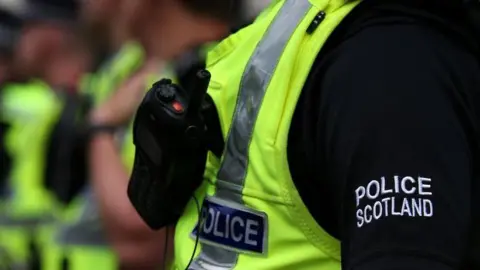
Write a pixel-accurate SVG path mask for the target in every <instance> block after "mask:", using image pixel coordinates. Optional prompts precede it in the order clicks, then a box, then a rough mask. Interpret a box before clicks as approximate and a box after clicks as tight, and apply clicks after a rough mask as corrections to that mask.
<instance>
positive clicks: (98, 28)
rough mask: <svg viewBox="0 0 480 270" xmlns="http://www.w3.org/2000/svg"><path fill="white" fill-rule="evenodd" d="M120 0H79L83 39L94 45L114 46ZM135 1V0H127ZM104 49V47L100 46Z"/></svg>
mask: <svg viewBox="0 0 480 270" xmlns="http://www.w3.org/2000/svg"><path fill="white" fill-rule="evenodd" d="M121 1H122V0H80V3H81V10H80V21H81V24H82V26H83V30H84V31H83V32H84V34H85V39H86V40H88V41H89V42H92V44H91V45H92V46H94V47H109V46H115V45H112V43H114V40H113V39H116V38H114V37H113V35H114V32H115V31H117V30H116V29H118V26H117V24H118V22H117V18H118V13H119V10H120V2H121ZM127 1H133V2H136V1H137V0H127ZM101 49H104V48H101Z"/></svg>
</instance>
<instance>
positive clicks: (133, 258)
mask: <svg viewBox="0 0 480 270" xmlns="http://www.w3.org/2000/svg"><path fill="white" fill-rule="evenodd" d="M81 8H82V9H81V13H80V20H81V22H82V28H83V29H82V30H83V31H84V32H83V33H84V34H85V35H86V37H87V38H88V42H89V43H90V46H91V47H92V49H94V51H95V52H96V53H97V55H107V57H106V60H105V61H104V62H103V63H102V64H101V65H100V67H99V69H98V70H97V71H96V72H95V73H94V74H93V75H92V76H90V79H88V80H87V82H86V83H85V84H84V89H82V91H84V92H86V93H89V94H90V95H91V96H92V97H93V107H94V111H98V110H104V109H105V108H106V107H107V106H110V105H105V103H108V104H112V103H113V104H115V105H116V106H124V105H126V104H129V103H131V102H132V97H134V98H135V96H137V95H139V94H141V95H140V97H141V96H143V93H144V92H145V91H146V84H147V81H148V80H149V75H152V74H153V75H155V74H157V73H158V72H160V70H161V66H159V65H158V64H157V62H156V61H144V60H145V56H144V52H143V48H142V47H141V46H139V45H138V44H136V43H135V42H134V41H132V40H130V38H129V36H128V29H125V28H122V27H118V26H119V25H118V23H119V22H118V21H119V20H120V19H121V18H122V16H121V13H120V11H119V8H120V6H119V5H118V1H84V2H82V6H81ZM119 30H120V31H119ZM147 62H148V64H147ZM132 81H135V82H134V84H135V86H133V88H132ZM125 94H127V96H126V97H122V96H125ZM132 95H133V96H132ZM118 96H120V97H121V100H117V99H118ZM136 99H138V98H136ZM101 108H103V109H101ZM133 111H134V110H132V112H133ZM129 118H131V115H126V117H125V118H123V120H122V125H121V127H119V128H118V129H115V130H113V129H112V128H109V127H105V126H104V127H99V126H93V125H91V126H90V127H89V128H88V131H87V133H88V137H90V138H91V137H95V136H97V135H98V134H104V133H108V134H114V136H115V138H116V139H117V140H116V141H115V147H114V150H115V151H113V153H107V154H113V158H112V159H109V158H108V159H105V157H104V156H103V155H100V156H99V158H100V162H101V163H102V164H103V165H102V166H100V167H98V166H91V168H90V174H91V175H92V179H88V180H91V181H89V182H88V183H87V186H86V187H85V188H84V189H83V190H82V192H81V193H80V194H79V195H78V196H77V197H76V198H75V199H74V201H73V202H72V203H70V204H69V205H68V206H67V210H66V214H65V219H64V220H63V222H62V224H61V225H60V227H59V230H58V234H57V235H56V237H55V238H54V239H53V241H52V242H51V243H50V245H49V250H50V252H49V254H48V255H47V259H46V262H47V263H46V265H45V266H44V268H45V269H52V270H54V269H63V268H62V267H67V269H95V268H101V269H106V270H108V269H112V270H113V269H118V268H119V267H122V269H123V268H124V265H131V264H133V265H134V267H137V268H135V269H147V268H144V267H146V266H148V265H149V264H151V260H152V257H150V258H149V257H146V256H145V253H143V254H142V253H139V252H135V249H134V248H132V247H135V248H136V249H138V250H143V251H145V250H147V251H149V250H155V249H158V248H160V247H161V245H162V244H163V242H162V241H155V239H157V238H156V237H155V235H156V233H155V232H152V231H150V230H148V228H146V226H144V227H143V228H142V229H143V230H141V231H140V232H138V231H130V230H128V228H127V230H125V227H122V226H116V227H113V228H112V227H111V226H110V223H111V218H110V216H109V215H108V214H107V215H106V214H105V213H104V212H103V211H102V209H101V207H99V205H100V206H102V204H103V203H104V198H103V197H101V196H96V194H95V193H94V189H93V187H92V185H90V183H94V182H95V181H97V180H96V177H97V175H98V174H99V173H101V174H104V173H105V172H107V173H110V172H111V171H112V170H111V165H110V164H112V163H113V165H114V166H116V167H115V169H116V170H118V171H120V173H123V171H124V170H129V167H130V166H131V165H129V164H131V162H132V159H133V154H131V152H132V151H131V150H130V149H131V147H130V145H131V143H130V142H131V137H130V136H126V134H127V132H126V130H127V128H128V126H129ZM129 139H130V140H129ZM117 149H119V151H117ZM87 150H88V149H87ZM96 160H97V159H96ZM115 173H116V172H115ZM112 176H114V175H108V178H110V177H112ZM116 181H120V179H116ZM120 197H121V198H120V200H122V199H123V201H125V202H128V199H127V198H126V196H124V197H123V198H122V196H120ZM116 200H118V199H117V198H115V200H112V201H110V203H113V204H115V203H116ZM119 212H120V209H119ZM134 214H135V215H136V213H134ZM123 218H126V217H125V216H123ZM132 219H133V222H135V219H136V220H140V218H139V217H138V216H134V217H133V218H132ZM118 231H121V234H118V233H117V232H118ZM132 232H133V233H132ZM142 234H143V235H144V237H142V236H141V235H142ZM157 235H158V233H157ZM119 237H120V238H119ZM125 240H127V241H125ZM125 243H127V244H128V249H120V250H119V249H118V247H122V248H123V247H127V245H125ZM144 243H147V244H148V245H150V246H145V244H144ZM152 243H153V246H152ZM112 247H113V249H112ZM144 247H146V248H144ZM115 251H116V252H115ZM145 258H146V259H147V260H149V261H146V262H145V260H146V259H145ZM153 259H154V260H155V259H156V258H155V257H153Z"/></svg>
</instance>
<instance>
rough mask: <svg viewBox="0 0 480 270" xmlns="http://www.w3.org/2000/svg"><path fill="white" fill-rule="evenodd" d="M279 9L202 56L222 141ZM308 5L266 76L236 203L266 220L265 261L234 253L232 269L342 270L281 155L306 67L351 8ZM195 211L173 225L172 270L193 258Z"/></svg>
mask: <svg viewBox="0 0 480 270" xmlns="http://www.w3.org/2000/svg"><path fill="white" fill-rule="evenodd" d="M284 2H285V1H275V2H274V3H273V4H272V6H270V7H269V8H268V9H267V10H266V11H265V12H264V13H263V14H262V15H261V16H260V17H259V18H258V19H257V20H256V22H255V23H254V24H252V25H250V26H248V27H247V28H245V29H242V30H241V31H240V32H238V33H236V34H234V35H232V36H230V37H229V38H227V39H226V40H224V41H222V42H221V43H220V44H219V45H218V46H217V47H216V48H215V49H213V50H212V51H211V52H210V54H209V55H208V58H207V60H208V61H207V68H208V69H209V71H210V72H211V73H212V81H211V83H210V86H209V90H208V91H209V92H208V93H209V94H210V95H211V96H212V98H213V100H214V102H215V104H216V106H217V109H218V112H219V118H220V123H221V127H222V131H223V136H224V138H225V140H226V139H227V136H228V134H227V133H228V132H229V129H230V126H231V121H232V118H233V115H234V110H235V107H236V106H235V105H236V102H237V98H238V91H239V85H240V81H241V78H242V75H243V72H244V70H245V67H246V65H247V63H248V61H249V60H250V58H251V57H252V54H253V52H254V50H255V47H256V46H257V44H258V43H259V41H260V40H261V39H262V37H263V35H264V33H265V32H266V30H267V28H268V26H269V25H270V24H271V23H272V21H273V20H274V17H275V16H276V15H277V13H278V12H279V10H280V8H281V6H282V5H283V3H284ZM310 2H311V4H312V7H311V8H310V10H309V11H308V13H307V14H306V15H305V17H304V18H303V20H302V21H301V22H300V24H299V25H298V26H297V28H296V30H295V32H294V33H293V35H292V36H291V38H290V39H289V41H288V44H287V47H286V48H285V49H284V51H283V54H282V56H281V58H280V60H279V62H278V64H277V66H276V69H275V72H274V73H273V75H272V76H273V77H272V80H271V82H270V84H269V86H268V89H267V92H266V94H265V97H264V99H263V101H262V105H261V109H260V112H259V115H258V118H257V120H256V124H255V128H254V134H253V136H252V141H251V142H250V146H249V162H248V168H247V176H246V179H245V187H244V189H243V192H242V199H243V202H244V204H245V205H246V206H247V207H248V208H251V209H255V210H258V211H261V212H265V213H266V214H267V216H268V224H269V227H268V230H267V232H268V235H267V239H268V240H267V241H268V245H267V246H268V251H267V255H266V256H261V255H260V256H259V255H249V254H246V253H240V255H239V257H238V261H237V264H236V267H235V269H262V270H269V269H302V270H303V269H305V270H337V269H340V268H341V265H340V244H339V241H337V240H336V239H334V238H333V237H331V236H330V235H328V234H327V233H326V232H325V231H324V230H323V229H322V228H321V227H320V226H319V225H318V224H317V223H316V222H315V220H314V219H313V217H312V216H311V215H310V214H309V212H308V210H307V208H306V206H305V205H304V204H303V202H302V199H301V198H300V196H299V194H298V191H297V190H296V188H295V185H294V183H293V181H292V179H291V175H290V172H289V167H288V162H287V151H286V149H287V140H288V133H289V128H290V122H291V119H292V116H293V112H294V111H295V107H296V103H297V101H298V97H299V95H300V92H301V90H302V88H303V85H304V83H305V80H306V78H307V76H308V74H309V71H310V68H311V66H312V65H313V62H314V60H315V58H316V56H317V54H318V52H319V51H320V49H321V47H322V46H323V44H324V43H325V41H326V40H327V39H328V37H329V35H330V34H331V33H332V31H333V30H334V29H335V28H336V26H337V25H338V24H339V23H340V22H341V21H342V20H343V18H344V17H345V16H346V15H347V14H348V13H349V12H350V11H351V10H352V9H353V8H354V7H355V6H356V4H358V2H351V3H348V4H346V3H345V2H344V1H343V0H311V1H310ZM320 11H324V12H325V13H326V14H327V15H326V18H325V20H324V21H323V22H322V23H321V24H320V26H319V27H318V28H317V29H316V31H315V32H314V33H313V34H311V35H309V34H307V33H306V29H307V28H308V26H309V25H310V23H311V22H312V20H313V19H314V17H315V16H316V15H317V14H318V13H319V12H320ZM256 134H258V135H256ZM219 165H220V160H218V159H217V158H215V157H214V156H213V155H209V157H208V161H207V167H206V171H205V175H204V179H205V180H204V183H203V185H202V186H201V187H200V188H199V189H198V190H197V192H196V194H197V198H199V199H201V200H203V198H204V197H205V195H206V194H207V195H213V194H214V193H215V190H216V186H215V183H216V181H217V179H216V175H217V172H218V170H219ZM226 180H228V179H226ZM198 212H199V211H198V206H197V204H196V203H195V201H193V200H192V201H191V202H190V203H189V204H188V206H187V207H186V209H185V212H184V215H183V216H182V217H181V219H180V220H179V221H178V223H177V225H176V231H175V253H174V257H175V258H174V265H173V269H175V270H178V269H179V270H181V269H185V268H186V266H187V264H188V263H189V261H190V258H191V256H192V252H193V250H194V247H195V239H193V238H192V237H191V236H190V234H191V232H192V230H193V229H194V227H195V225H196V223H197V221H198ZM201 246H202V245H201V244H199V247H198V248H197V254H196V256H198V254H199V253H200V251H201Z"/></svg>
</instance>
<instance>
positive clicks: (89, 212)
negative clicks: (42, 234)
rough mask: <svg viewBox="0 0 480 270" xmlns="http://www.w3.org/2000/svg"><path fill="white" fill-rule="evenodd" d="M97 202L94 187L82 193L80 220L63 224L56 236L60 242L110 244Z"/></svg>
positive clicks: (87, 244)
mask: <svg viewBox="0 0 480 270" xmlns="http://www.w3.org/2000/svg"><path fill="white" fill-rule="evenodd" d="M96 202H97V201H96V200H95V196H94V194H93V190H92V187H88V188H87V189H86V190H85V191H84V193H83V194H82V203H83V204H82V209H81V210H80V211H81V212H80V213H79V217H78V220H75V221H74V222H73V223H67V224H62V227H61V228H60V230H59V232H58V234H57V236H56V240H57V242H58V243H60V244H62V245H77V246H95V247H105V246H108V241H107V239H106V236H105V231H104V229H103V226H102V222H101V219H100V212H99V209H98V205H97V203H96Z"/></svg>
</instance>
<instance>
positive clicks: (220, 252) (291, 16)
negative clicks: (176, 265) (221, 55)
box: [189, 0, 311, 270]
mask: <svg viewBox="0 0 480 270" xmlns="http://www.w3.org/2000/svg"><path fill="white" fill-rule="evenodd" d="M310 8H311V4H310V2H309V1H307V0H286V1H285V3H284V4H283V6H282V7H281V9H280V11H279V12H278V14H277V15H276V17H275V19H274V20H273V22H272V23H271V24H270V26H269V28H268V30H267V32H266V33H265V35H264V37H263V38H262V40H261V41H260V43H259V44H258V46H257V47H256V49H255V51H254V53H253V54H252V57H251V58H250V60H249V62H248V64H247V67H246V68H245V72H244V74H243V77H242V80H241V83H240V90H239V96H238V99H237V104H236V107H235V112H234V116H233V121H232V125H231V127H230V131H229V135H228V139H227V143H226V149H225V152H224V159H223V161H222V164H221V166H220V170H219V172H218V176H217V178H218V180H217V191H216V194H215V197H217V198H220V199H223V200H226V201H230V202H233V203H236V204H240V205H243V204H244V202H243V198H242V191H243V188H244V186H245V178H246V175H247V171H246V170H247V167H248V150H249V146H250V142H251V140H252V135H253V130H254V126H255V123H256V119H257V116H258V113H259V111H260V107H261V105H262V100H263V97H264V95H265V93H266V91H267V88H268V86H269V84H270V81H271V79H272V76H273V74H274V72H275V69H276V67H277V64H278V62H279V61H280V57H281V56H282V54H283V51H284V49H285V47H286V46H287V44H288V41H289V40H290V37H291V36H292V35H293V33H294V32H295V29H296V28H297V26H298V24H299V23H300V22H301V21H302V20H303V18H304V17H305V15H306V14H307V12H308V11H309V10H310ZM199 224H202V222H201V221H200V222H199ZM238 255H239V254H238V252H235V251H230V250H225V249H223V248H220V247H216V246H213V245H207V244H204V245H203V246H202V252H201V253H200V255H199V256H198V257H197V258H196V259H195V260H194V261H193V262H192V264H191V265H190V267H189V269H191V270H201V269H233V268H234V267H235V265H236V264H237V261H238Z"/></svg>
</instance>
